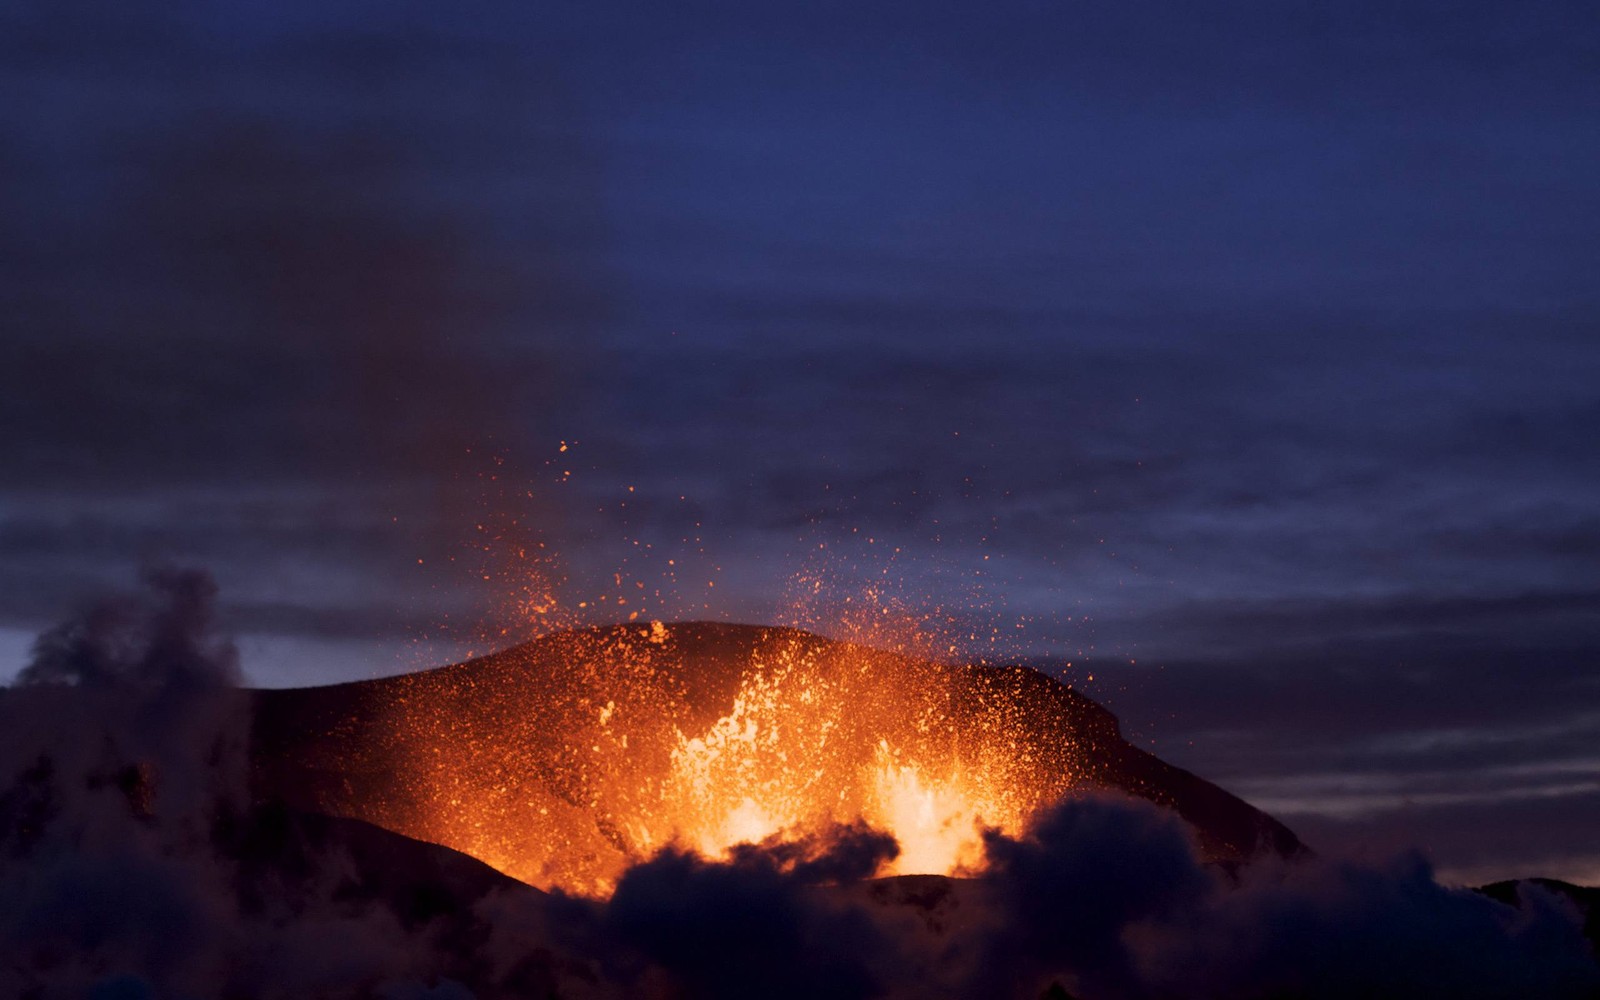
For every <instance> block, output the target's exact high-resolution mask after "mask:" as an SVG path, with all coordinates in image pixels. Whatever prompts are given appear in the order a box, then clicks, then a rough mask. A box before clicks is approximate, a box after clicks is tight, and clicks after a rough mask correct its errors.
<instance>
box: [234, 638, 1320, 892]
mask: <svg viewBox="0 0 1600 1000" xmlns="http://www.w3.org/2000/svg"><path fill="white" fill-rule="evenodd" d="M252 697H253V715H254V718H253V725H252V729H251V732H252V737H251V747H252V752H251V759H252V778H251V781H252V789H253V794H254V795H255V797H256V798H257V799H258V800H260V801H274V802H281V803H284V804H287V805H288V806H290V807H292V808H295V809H299V810H305V811H308V812H316V813H326V814H332V815H338V816H345V817H351V818H355V819H360V820H365V821H367V822H370V823H373V824H376V825H378V826H382V827H385V828H387V829H390V830H393V831H396V832H398V833H402V834H405V835H407V836H410V837H414V838H417V839H420V840H425V841H430V842H433V843H438V844H443V845H446V846H449V847H452V848H454V849H456V850H459V851H462V852H464V853H466V854H469V855H471V856H473V857H476V858H480V859H482V860H483V861H485V862H487V863H489V864H490V865H492V866H494V867H495V868H497V869H499V870H501V871H503V872H505V873H507V874H510V875H512V876H514V877H516V878H518V879H521V880H523V881H525V882H528V883H530V884H532V885H535V886H538V887H540V888H560V889H563V890H565V891H568V892H574V893H578V894H591V895H605V894H607V893H608V892H609V891H610V890H611V889H612V888H613V886H614V884H615V879H616V878H617V876H618V875H619V874H620V873H621V872H623V871H624V870H625V869H626V868H627V867H628V866H629V865H631V864H635V863H637V862H639V861H640V860H642V859H644V858H646V857H648V856H650V855H651V854H653V853H654V852H656V851H657V850H659V849H661V848H662V847H664V846H666V845H668V844H669V843H675V844H678V845H682V846H686V847H689V848H692V849H696V850H699V851H702V852H703V853H706V854H708V855H716V854H717V853H719V852H720V851H722V850H725V849H726V848H729V847H732V846H733V845H734V844H737V843H740V842H746V841H751V842H755V841H763V840H768V839H771V838H782V837H785V836H790V835H798V834H801V833H804V832H805V831H806V830H807V829H815V828H817V827H818V826H820V825H822V824H840V823H846V824H848V823H858V822H862V821H865V822H866V823H867V824H869V825H871V826H874V827H878V828H881V829H886V830H887V831H888V832H890V833H892V834H894V835H895V837H896V838H897V840H898V841H899V843H900V847H901V854H900V856H899V858H898V859H897V860H896V862H895V867H893V868H891V869H890V870H889V873H891V874H920V873H932V874H948V873H952V872H956V871H959V870H961V869H962V868H963V867H964V866H967V865H970V864H973V863H975V862H977V861H979V860H980V858H981V854H982V840H981V836H980V834H979V827H980V826H988V827H1000V828H1002V829H1006V830H1009V831H1011V832H1016V831H1018V830H1020V829H1021V828H1022V827H1023V826H1025V824H1026V821H1027V819H1028V817H1029V816H1030V815H1032V814H1033V813H1034V812H1036V811H1037V810H1038V809H1040V808H1042V807H1044V806H1046V805H1048V804H1050V803H1052V802H1054V801H1057V800H1059V799H1061V798H1062V797H1064V796H1067V795H1069V794H1071V793H1073V792H1074V791H1090V790H1114V791H1117V792H1121V793H1125V794H1127V795H1130V796H1134V797H1137V798H1142V799H1146V800H1149V801H1151V802H1154V803H1157V804H1159V805H1161V806H1164V807H1167V808H1170V809H1172V810H1174V811H1175V812H1176V813H1177V814H1178V815H1180V816H1181V817H1182V818H1183V819H1184V820H1185V821H1187V823H1188V824H1189V826H1190V827H1191V828H1192V830H1193V832H1194V834H1195V838H1196V841H1197V843H1198V844H1199V847H1200V849H1201V851H1202V852H1203V854H1204V855H1205V856H1206V857H1207V858H1208V859H1209V860H1212V861H1216V862H1220V863H1223V864H1233V863H1238V862H1242V861H1245V860H1248V859H1251V858H1254V857H1257V856H1262V855H1273V856H1279V857H1294V856H1297V855H1300V854H1303V853H1305V848H1304V847H1303V846H1302V845H1301V844H1300V842H1299V840H1298V839H1297V838H1296V837H1295V835H1294V834H1293V833H1292V832H1291V831H1289V830H1288V829H1287V828H1286V827H1284V826H1283V825H1282V824H1280V823H1278V822H1277V821H1276V820H1274V819H1272V818H1271V817H1269V816H1267V815H1265V814H1264V813H1262V812H1260V811H1258V810H1256V809H1254V808H1252V807H1251V806H1249V805H1248V804H1247V803H1245V802H1243V801H1242V800H1240V799H1238V798H1236V797H1235V796H1233V795H1230V794H1229V793H1227V792H1226V791H1223V790H1222V789H1220V788H1218V787H1217V786H1215V785H1212V784H1210V783H1209V782H1206V781H1204V780H1202V779H1200V778H1198V777H1196V776H1195V775H1193V774H1190V773H1189V772H1187V771H1184V770H1182V769H1180V768H1176V767H1173V766H1171V765H1169V764H1167V763H1165V762H1163V761H1161V760H1159V759H1158V758H1156V757H1155V756H1153V755H1151V754H1149V753H1146V752H1144V751H1142V750H1139V749H1138V748H1136V747H1134V746H1132V745H1130V744H1129V743H1128V742H1127V741H1126V740H1124V739H1123V738H1122V736H1121V733H1120V731H1119V728H1118V725H1117V721H1116V719H1115V717H1114V716H1113V715H1112V714H1111V713H1110V712H1108V711H1107V710H1105V709H1104V708H1102V707H1101V706H1100V705H1098V704H1096V703H1095V702H1093V701H1091V700H1090V699H1088V698H1086V697H1084V696H1083V695H1081V694H1079V693H1078V692H1076V691H1074V690H1073V689H1071V688H1070V687H1067V686H1066V685H1063V684H1061V683H1060V682H1058V681H1056V680H1054V679H1052V678H1050V677H1048V676H1046V675H1044V674H1042V673H1039V672H1037V671H1035V670H1032V669H1029V668H1024V667H991V666H970V665H969V666H947V665H941V664H936V663H932V662H929V661H926V660H921V659H916V658H912V657H908V656H903V655H899V654H895V653H889V652H884V651H881V650H878V649H874V648H870V647H867V646H863V645H856V644H851V643H844V642H836V641H832V640H829V639H826V638H823V637H820V636H817V635H814V634H811V633H808V632H803V631H798V630H794V629H784V628H766V627H757V626H746V625H728V624H713V623H683V624H672V625H662V624H660V623H654V624H649V625H617V626H610V627H599V628H591V629H582V630H574V631H568V632H561V633H556V634H553V635H550V636H547V637H544V638H542V639H539V640H536V641H534V642H531V643H528V644H526V645H523V646H518V647H516V648H513V649H509V650H506V651H503V652H500V653H495V654H493V655H490V656H485V657H482V658H478V659H474V660H470V661H467V662H464V663H459V664H455V665H453V666H447V667H442V668H439V669H436V670H430V671H424V672H421V673H414V674H408V675H403V676H398V677H391V678H384V679H379V680H370V681H360V682H355V683H349V684H340V685H334V686H329V687H321V688H305V689H291V690H262V691H256V692H253V694H252Z"/></svg>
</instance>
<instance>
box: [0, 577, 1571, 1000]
mask: <svg viewBox="0 0 1600 1000" xmlns="http://www.w3.org/2000/svg"><path fill="white" fill-rule="evenodd" d="M145 584H146V592H145V593H144V594H142V595H136V596H125V597H119V598H115V599H112V600H108V601H104V602H101V603H100V604H97V605H95V606H94V607H91V608H89V609H88V610H86V611H85V613H84V614H83V615H81V616H79V617H77V618H74V619H73V620H71V621H69V622H67V623H65V624H63V625H62V626H59V627H57V628H55V629H52V630H50V631H49V632H47V633H45V634H44V635H43V636H42V637H41V638H40V640H39V642H38V643H37V646H36V650H35V655H34V658H33V661H32V662H31V663H30V664H29V665H28V666H27V667H26V668H25V669H24V671H23V672H22V673H21V675H20V676H19V682H18V685H17V686H16V687H15V688H13V689H10V690H6V691H3V692H0V722H3V723H4V725H3V726H0V733H3V736H0V781H3V782H4V784H3V785H0V789H3V790H0V993H4V994H6V995H13V996H33V997H39V998H41V1000H50V998H55V997H81V996H93V997H107V998H109V997H130V998H131V997H157V996H162V997H164V996H185V997H188V996H193V997H204V996H259V997H278V996H283V997H303V996H334V997H344V996H351V997H354V996H377V997H383V998H387V1000H421V998H432V1000H461V998H470V997H478V998H488V997H498V996H527V995H540V996H544V995H556V996H679V997H707V998H722V997H747V996H772V997H790V996H794V997H800V996H820V995H827V996H838V997H862V998H864V997H874V996H890V997H902V996H903V997H924V996H972V997H978V996H983V997H991V996H992V997H1012V996H1014V997H1028V998H1032V997H1037V996H1040V995H1041V994H1043V995H1052V996H1056V997H1060V996H1070V997H1078V998H1080V1000H1146V998H1148V1000H1166V998H1190V997H1207V998H1211V997H1216V998H1232V997H1267V996H1275V997H1276V996H1284V997H1302V998H1323V997H1326V998H1330V1000H1331V998H1335V997H1341V998H1342V997H1350V996H1363V997H1397V998H1398V997H1417V996H1451V997H1456V998H1477V997H1482V998H1490V997H1511V996H1540V997H1552V998H1560V997H1573V998H1579V997H1589V996H1594V995H1596V992H1597V991H1600V968H1597V966H1596V963H1595V959H1594V956H1593V954H1592V952H1591V951H1590V946H1589V944H1588V942H1586V940H1585V939H1584V937H1583V934H1582V930H1581V927H1580V921H1579V915H1578V914H1577V913H1576V912H1575V910H1574V909H1573V907H1572V905H1571V904H1570V903H1569V902H1568V901H1567V900H1565V899H1564V898H1563V897H1560V896H1558V895H1556V894H1554V893H1552V892H1550V891H1547V890H1545V889H1543V888H1540V887H1538V886H1535V885H1531V884H1524V885H1523V886H1522V887H1521V889H1520V901H1519V902H1520V905H1518V906H1516V907H1513V906H1507V905H1504V904H1501V903H1499V902H1496V901H1494V900H1492V899H1489V898H1487V897H1486V896H1483V895H1480V894H1478V893H1475V892H1472V891H1468V890H1460V889H1450V888H1446V887H1444V886H1441V885H1439V884H1438V883H1437V882H1436V881H1435V880H1434V879H1433V877H1432V874H1431V872H1430V870H1429V868H1428V866H1427V864H1426V863H1425V862H1423V861H1422V860H1421V859H1420V858H1416V857H1402V858H1397V859H1395V860H1393V861H1391V862H1389V863H1388V864H1384V865H1377V866H1371V865H1368V866H1361V865H1353V864H1347V863H1340V862H1331V861H1315V860H1313V861H1302V862H1295V863H1282V864H1270V863H1265V862H1263V863H1261V864H1258V865H1256V866H1254V867H1251V868H1249V869H1246V870H1243V871H1241V872H1237V873H1230V872H1225V871H1221V870H1218V869H1217V868H1215V867H1213V866H1208V865H1207V864H1205V863H1203V862H1202V861H1201V860H1200V858H1199V855H1198V853H1197V852H1196V850H1195V847H1194V845H1193V843H1192V842H1191V840H1190V836H1189V833H1188V831H1187V829H1186V828H1185V827H1184V826H1183V825H1182V824H1181V823H1180V822H1179V821H1178V820H1177V819H1176V818H1175V817H1174V816H1173V815H1171V814H1170V813H1168V812H1166V811H1163V810H1161V809H1158V808H1156V807H1154V806H1150V805H1148V804H1146V803H1141V802H1135V801H1132V800H1123V799H1117V798H1108V797H1102V796H1084V797H1078V798H1072V799H1069V800H1067V801H1064V802H1062V803H1060V804H1059V805H1058V806H1057V807H1055V808H1054V809H1052V810H1050V811H1049V812H1047V813H1046V814H1044V815H1042V816H1040V817H1039V818H1038V819H1037V821H1036V822H1035V823H1034V825H1033V826H1032V827H1031V829H1030V831H1029V832H1028V833H1027V834H1026V835H1025V836H1021V837H1009V836H1005V835H1002V834H1000V833H997V832H991V833H990V834H988V835H987V836H986V838H985V854H986V865H985V867H984V868H983V870H982V871H980V872H978V873H977V874H975V875H974V876H973V877H972V878H970V879H965V880H946V879H941V878H937V877H931V876H930V877H911V878H905V879H898V880H889V881H879V882H874V881H871V880H870V876H871V875H872V874H873V873H874V872H875V871H877V870H879V868H880V866H881V865H882V863H883V862H884V861H885V860H887V859H889V858H892V857H893V856H894V853H895V852H896V850H897V847H896V845H895V844H894V842H893V839H892V838H890V837H888V836H887V835H885V834H883V833H881V832H878V831H874V830H871V829H869V828H866V827H864V826H860V825H857V826H851V827H843V828H839V829H836V830H834V831H832V832H831V834H829V835H827V836H820V837H816V838H813V839H811V840H807V841H801V842H789V843H782V844H779V843H772V844H766V845H747V846H744V847H741V848H739V849H737V850H736V851H734V852H733V854H732V855H731V857H730V858H729V859H728V860H726V861H720V862H713V861H709V860H706V859H704V858H702V857H699V856H697V855H695V854H693V853H690V852H687V851H684V850H681V849H677V848H671V849H668V850H665V851H663V852H662V853H660V854H658V855H657V856H655V857H654V858H652V859H651V860H649V861H646V862H644V863H642V864H639V865H636V866H635V867H633V868H631V869H629V870H628V871H627V872H626V873H625V874H624V875H623V876H622V878H621V880H620V881H619V883H618V885H617V888H616V891H615V893H614V894H613V896H612V897H611V898H610V899H609V900H607V901H605V902H594V901H587V900H580V899H574V898H567V897H564V896H561V895H546V894H544V893H540V892H538V891H536V890H533V889H531V888H528V887H526V886H522V885H520V884H519V883H515V882H512V881H511V880H509V879H505V878H504V877H502V876H499V875H497V874H496V873H494V872H493V871H491V870H490V869H488V868H486V867H484V866H482V865H478V864H476V863H475V862H473V861H471V860H470V859H467V858H465V857H462V856H460V855H456V854H454V853H453V852H449V851H446V850H444V849H442V848H434V847H431V846H429V845H422V844H418V843H416V842H412V841H408V840H405V839H404V838H399V837H396V836H394V835H392V834H388V833H386V832H384V831H380V830H378V829H376V828H373V827H368V826H366V825H365V824H360V823H356V822H354V821H343V820H334V819H330V818H326V817H312V816H303V815H295V814H290V813H287V812H286V811H284V810H282V809H278V808H274V807H272V806H270V805H269V806H260V805H254V804H252V803H251V802H250V801H249V796H248V789H247V785H246V777H247V774H246V756H247V755H246V751H247V733H246V727H247V720H248V710H247V702H246V695H245V693H244V692H242V691H240V690H239V689H238V688H237V687H236V684H235V681H236V679H237V677H238V676H239V675H238V663H237V655H236V653H235V651H234V649H233V647H232V646H231V644H229V643H228V642H226V641H225V640H223V639H221V638H219V637H217V636H216V635H215V633H214V631H213V629H212V615H211V611H212V601H213V598H214V595H215V586H214V585H213V583H212V582H211V580H210V578H209V577H208V576H207V575H206V574H204V573H200V572H195V571H183V570H172V569H163V570H156V571H152V572H150V573H148V574H147V575H146V578H145Z"/></svg>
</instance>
